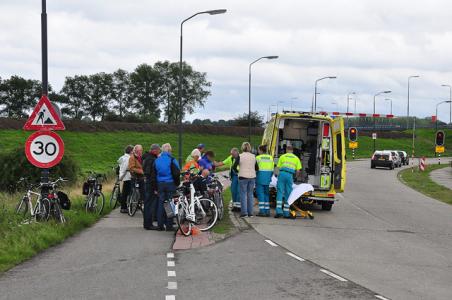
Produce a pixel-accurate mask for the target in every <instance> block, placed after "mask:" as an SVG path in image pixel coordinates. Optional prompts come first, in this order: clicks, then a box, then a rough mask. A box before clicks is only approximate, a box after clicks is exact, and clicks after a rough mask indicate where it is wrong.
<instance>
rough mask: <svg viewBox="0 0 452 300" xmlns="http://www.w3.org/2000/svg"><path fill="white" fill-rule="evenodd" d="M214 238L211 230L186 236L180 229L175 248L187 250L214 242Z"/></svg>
mask: <svg viewBox="0 0 452 300" xmlns="http://www.w3.org/2000/svg"><path fill="white" fill-rule="evenodd" d="M213 243H214V240H213V238H212V234H211V233H210V232H209V231H206V232H202V231H201V232H199V233H198V234H197V235H191V236H184V235H182V234H181V233H180V232H179V231H178V232H177V234H176V239H175V241H174V244H173V250H187V249H194V248H200V247H204V246H208V245H210V244H213Z"/></svg>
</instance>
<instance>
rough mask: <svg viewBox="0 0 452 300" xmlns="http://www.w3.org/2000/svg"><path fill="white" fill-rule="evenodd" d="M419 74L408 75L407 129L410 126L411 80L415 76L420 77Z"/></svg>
mask: <svg viewBox="0 0 452 300" xmlns="http://www.w3.org/2000/svg"><path fill="white" fill-rule="evenodd" d="M419 77H420V76H419V75H412V76H408V97H407V99H408V101H407V105H406V129H408V128H409V127H410V80H411V79H413V78H419Z"/></svg>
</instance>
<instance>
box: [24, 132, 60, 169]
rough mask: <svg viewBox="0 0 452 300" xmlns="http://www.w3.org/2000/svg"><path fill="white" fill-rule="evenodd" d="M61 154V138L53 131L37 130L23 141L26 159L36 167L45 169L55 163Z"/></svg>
mask: <svg viewBox="0 0 452 300" xmlns="http://www.w3.org/2000/svg"><path fill="white" fill-rule="evenodd" d="M63 154H64V143H63V140H62V139H61V137H60V136H59V135H58V134H56V133H55V132H53V131H44V130H43V131H37V132H35V133H33V134H32V135H30V137H29V138H28V139H27V142H26V143H25V155H26V156H27V159H28V161H29V162H30V163H31V164H32V165H34V166H36V167H38V168H42V169H47V168H51V167H53V166H55V165H57V164H58V163H59V162H60V161H61V159H62V158H63Z"/></svg>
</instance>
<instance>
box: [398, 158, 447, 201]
mask: <svg viewBox="0 0 452 300" xmlns="http://www.w3.org/2000/svg"><path fill="white" fill-rule="evenodd" d="M446 167H448V165H429V166H427V168H426V170H425V171H424V172H421V171H419V170H418V169H415V171H414V172H412V170H411V168H410V169H406V170H403V171H400V172H399V174H398V177H399V179H401V181H402V182H403V183H405V184H406V185H408V186H409V187H411V188H412V189H414V190H416V191H418V192H421V193H422V194H424V195H426V196H429V197H431V198H434V199H436V200H439V201H441V202H444V203H447V204H452V190H450V189H448V188H446V187H444V186H442V185H440V184H437V183H436V182H434V181H433V180H432V179H431V178H430V173H431V172H432V171H434V170H437V169H441V168H446Z"/></svg>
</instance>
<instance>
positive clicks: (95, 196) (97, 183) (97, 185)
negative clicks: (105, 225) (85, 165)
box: [83, 171, 106, 215]
mask: <svg viewBox="0 0 452 300" xmlns="http://www.w3.org/2000/svg"><path fill="white" fill-rule="evenodd" d="M88 173H89V176H88V179H87V180H86V182H85V183H84V184H83V194H84V195H86V202H85V209H86V212H91V213H97V214H99V215H100V214H102V210H103V209H104V205H105V196H104V194H103V193H102V183H101V180H102V179H106V177H105V175H104V174H97V173H94V172H92V171H90V172H88Z"/></svg>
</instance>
